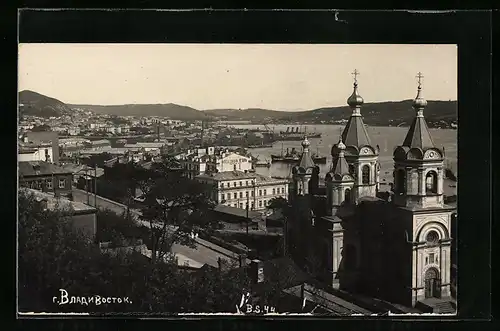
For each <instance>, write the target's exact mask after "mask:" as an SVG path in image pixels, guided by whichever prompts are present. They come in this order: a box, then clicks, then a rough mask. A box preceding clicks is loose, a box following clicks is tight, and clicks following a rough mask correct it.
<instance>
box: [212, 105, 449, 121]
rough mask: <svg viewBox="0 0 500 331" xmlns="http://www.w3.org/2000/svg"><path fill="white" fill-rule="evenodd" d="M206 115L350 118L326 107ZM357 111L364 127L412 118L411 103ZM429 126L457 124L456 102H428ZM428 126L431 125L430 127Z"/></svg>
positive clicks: (264, 118)
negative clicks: (305, 109) (437, 123)
mask: <svg viewBox="0 0 500 331" xmlns="http://www.w3.org/2000/svg"><path fill="white" fill-rule="evenodd" d="M205 112H206V113H207V114H210V115H211V116H213V117H218V118H220V119H225V120H232V121H236V120H246V121H254V122H262V121H272V122H303V123H329V122H333V121H338V120H341V119H347V118H348V117H349V116H350V115H351V109H350V108H349V107H348V106H342V107H328V108H320V109H314V110H310V111H300V112H282V111H274V110H267V109H242V110H235V109H213V110H205ZM361 112H362V114H363V117H364V121H365V123H366V124H368V125H389V124H391V125H395V126H396V125H399V124H402V123H406V124H409V122H411V120H412V119H413V117H414V116H415V111H414V110H413V109H412V100H404V101H399V102H379V103H367V104H365V105H363V107H362V109H361ZM424 114H425V118H426V119H427V121H428V122H429V123H432V122H439V121H444V122H446V123H450V122H456V121H457V102H456V101H428V105H427V108H426V109H425V111H424ZM431 126H432V125H431Z"/></svg>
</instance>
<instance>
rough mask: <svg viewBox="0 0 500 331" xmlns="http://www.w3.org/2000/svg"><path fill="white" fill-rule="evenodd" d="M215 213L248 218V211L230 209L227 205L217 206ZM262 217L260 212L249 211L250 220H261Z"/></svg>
mask: <svg viewBox="0 0 500 331" xmlns="http://www.w3.org/2000/svg"><path fill="white" fill-rule="evenodd" d="M214 211H215V212H219V213H224V214H229V215H234V216H238V217H244V218H246V217H247V210H246V209H242V208H236V207H230V206H225V205H217V206H215V208H214ZM261 217H262V215H261V213H259V212H256V211H254V210H249V211H248V218H250V219H259V220H260V219H261Z"/></svg>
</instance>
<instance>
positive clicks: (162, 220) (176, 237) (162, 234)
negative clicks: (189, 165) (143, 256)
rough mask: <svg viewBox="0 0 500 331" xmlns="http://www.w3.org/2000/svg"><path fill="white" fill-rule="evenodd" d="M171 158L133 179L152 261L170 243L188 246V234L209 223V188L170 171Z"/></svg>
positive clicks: (204, 227)
mask: <svg viewBox="0 0 500 331" xmlns="http://www.w3.org/2000/svg"><path fill="white" fill-rule="evenodd" d="M174 164H175V161H172V160H171V159H169V158H165V159H164V162H163V163H162V164H160V165H158V166H157V168H155V169H153V170H150V171H147V170H144V171H143V172H142V174H141V176H138V177H137V178H136V180H137V185H138V187H139V189H140V190H141V191H142V192H143V196H144V198H145V200H144V204H143V207H142V208H141V213H142V215H141V217H140V218H141V219H142V220H143V221H145V222H147V223H148V224H149V227H150V230H151V247H152V262H153V263H155V262H156V260H157V259H159V260H161V259H163V258H164V257H165V256H166V255H167V254H168V252H170V248H171V247H172V245H173V244H174V243H182V244H186V245H191V244H192V240H190V236H189V234H190V233H191V232H193V231H195V232H198V231H199V230H200V229H206V228H210V227H212V225H213V222H212V218H211V210H212V209H213V207H214V203H213V201H211V200H210V190H211V187H208V186H207V185H204V184H202V183H199V182H197V181H194V180H190V179H188V178H186V177H184V176H182V174H181V173H180V172H179V171H177V170H176V169H173V170H172V165H174Z"/></svg>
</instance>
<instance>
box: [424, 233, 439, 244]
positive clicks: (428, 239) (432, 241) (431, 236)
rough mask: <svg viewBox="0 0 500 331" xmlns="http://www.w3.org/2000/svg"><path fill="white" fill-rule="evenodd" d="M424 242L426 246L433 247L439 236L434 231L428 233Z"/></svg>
mask: <svg viewBox="0 0 500 331" xmlns="http://www.w3.org/2000/svg"><path fill="white" fill-rule="evenodd" d="M425 241H426V243H427V245H429V246H434V245H436V244H437V243H438V241H439V234H438V233H437V232H436V231H434V230H432V231H429V232H428V233H427V235H426V236H425Z"/></svg>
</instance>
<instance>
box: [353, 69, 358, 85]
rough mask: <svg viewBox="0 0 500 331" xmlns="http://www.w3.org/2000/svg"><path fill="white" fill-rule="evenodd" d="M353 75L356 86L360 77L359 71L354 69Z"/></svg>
mask: <svg viewBox="0 0 500 331" xmlns="http://www.w3.org/2000/svg"><path fill="white" fill-rule="evenodd" d="M352 75H353V77H354V85H358V75H359V71H358V69H354V71H353V72H352Z"/></svg>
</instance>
